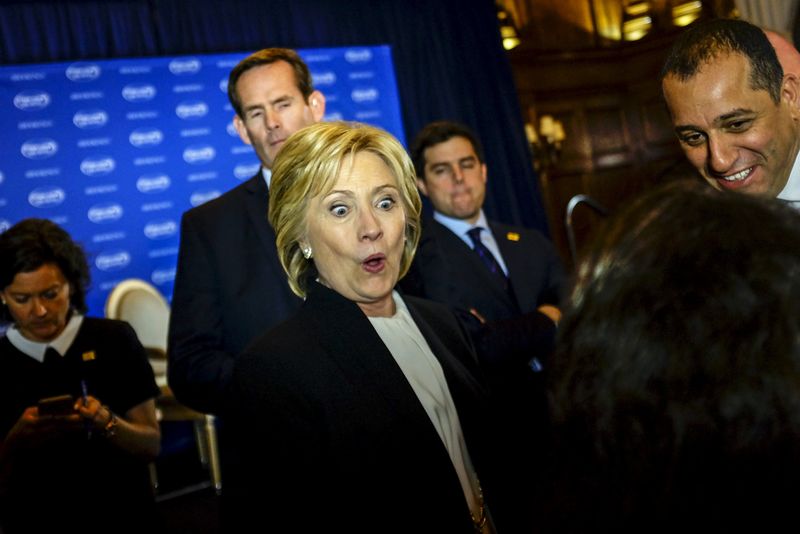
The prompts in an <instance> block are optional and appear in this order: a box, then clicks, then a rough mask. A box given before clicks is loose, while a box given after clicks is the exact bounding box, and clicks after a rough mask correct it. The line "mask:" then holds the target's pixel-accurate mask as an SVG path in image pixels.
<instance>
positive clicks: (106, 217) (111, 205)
mask: <svg viewBox="0 0 800 534" xmlns="http://www.w3.org/2000/svg"><path fill="white" fill-rule="evenodd" d="M124 213H125V210H123V209H122V206H120V205H119V204H117V203H116V202H106V203H103V204H95V205H94V206H92V207H91V208H89V211H87V212H86V217H87V218H88V219H89V220H90V221H92V222H93V223H95V224H101V223H107V222H112V221H118V220H120V219H121V218H122V215H123V214H124Z"/></svg>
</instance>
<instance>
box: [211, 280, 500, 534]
mask: <svg viewBox="0 0 800 534" xmlns="http://www.w3.org/2000/svg"><path fill="white" fill-rule="evenodd" d="M310 286H311V287H310V288H309V294H308V298H307V300H306V302H305V303H304V304H303V306H302V308H301V309H300V311H299V312H298V313H297V314H296V315H295V316H294V317H293V318H292V319H290V320H289V321H287V322H285V323H283V324H281V325H279V326H278V327H276V328H275V329H273V330H271V331H270V332H269V333H267V334H266V335H265V336H263V337H261V338H260V339H258V340H257V341H256V342H255V343H254V344H252V345H251V346H250V347H249V348H247V349H246V350H245V353H243V354H242V356H241V357H240V358H239V359H238V360H237V362H236V368H235V371H234V377H233V382H232V385H231V389H230V394H231V400H232V404H231V408H232V409H231V417H230V418H229V419H228V423H229V428H231V430H232V432H233V436H234V437H235V439H236V444H237V450H238V451H239V456H238V457H237V462H238V465H237V467H236V468H235V469H232V472H231V473H229V476H228V478H227V482H226V493H227V495H228V497H230V500H231V501H232V502H233V503H235V506H236V510H235V511H234V512H233V513H232V514H231V516H230V518H229V519H231V520H234V521H235V522H237V524H235V525H232V526H231V525H228V527H229V528H228V530H230V531H232V532H233V531H237V530H236V528H237V527H238V526H242V527H245V526H248V525H250V526H251V525H264V528H267V529H268V530H270V531H274V532H335V531H336V532H338V531H340V530H341V531H343V532H370V533H372V532H383V533H385V532H409V531H413V532H431V533H433V532H436V533H443V532H447V533H458V532H463V533H465V534H466V533H470V532H474V530H473V526H472V522H471V520H470V515H469V509H468V507H467V504H466V500H465V498H464V493H463V491H462V488H461V486H460V483H459V480H458V477H457V475H456V471H455V469H454V468H453V464H452V462H451V460H450V457H449V455H448V453H447V451H446V449H445V447H444V445H443V443H442V440H441V439H440V437H439V435H438V433H437V432H436V430H435V428H434V426H433V425H432V423H431V421H430V419H429V417H428V415H427V413H426V412H425V409H424V408H423V406H422V404H421V403H420V402H419V400H418V398H417V396H416V394H415V393H414V390H413V389H412V387H411V385H410V384H409V382H408V381H407V379H406V378H405V375H404V374H403V372H402V371H401V370H400V367H399V366H398V365H397V363H396V362H395V360H394V358H393V357H392V355H391V353H390V352H389V350H388V349H387V348H386V346H385V345H384V343H383V341H382V340H381V338H380V337H379V335H378V334H377V332H376V331H375V329H374V328H373V326H372V325H371V323H370V322H369V319H368V318H367V316H366V315H365V314H364V313H363V312H362V311H361V309H360V308H359V307H358V306H357V305H356V304H355V303H354V302H352V301H350V300H348V299H346V298H345V297H343V296H341V295H340V294H339V293H337V292H335V291H333V290H331V289H328V288H326V287H324V286H322V285H320V284H318V283H316V282H312V283H311V284H310ZM404 300H405V302H406V305H407V306H408V308H409V311H410V313H411V316H412V318H413V319H414V322H415V323H416V324H417V326H418V327H419V329H420V331H421V333H422V335H423V336H424V337H425V339H426V340H427V342H428V344H429V346H430V348H431V350H432V352H433V354H434V355H435V356H436V358H437V359H438V360H439V362H440V363H441V366H442V369H443V371H444V375H445V378H446V380H447V384H448V387H449V389H450V392H451V394H452V398H453V402H454V403H455V406H456V409H457V411H458V416H459V420H460V423H461V427H462V429H463V433H464V438H465V441H466V443H467V447H468V449H469V452H470V456H471V458H472V461H473V464H474V466H475V469H476V471H477V473H478V476H479V478H480V480H481V485H482V487H483V490H484V494H485V497H486V501H487V503H488V504H489V507H490V509H491V510H492V513H493V514H494V515H495V520H496V522H497V525H498V528H499V529H501V528H502V520H503V519H504V517H503V512H505V510H504V509H503V508H502V507H501V505H500V504H498V501H497V500H496V499H495V497H496V495H497V494H498V493H501V492H500V491H499V490H496V489H495V488H496V486H497V480H498V479H497V478H496V477H497V473H496V472H495V471H493V470H492V467H491V463H490V462H491V461H492V460H493V458H495V457H496V455H494V454H491V452H490V450H489V448H490V447H491V446H492V445H493V443H492V439H493V438H494V432H493V426H492V425H493V418H492V417H490V416H489V414H488V413H487V411H486V410H487V404H486V397H485V390H484V389H483V387H482V385H481V383H480V381H479V378H477V377H479V376H480V371H479V370H478V368H477V362H476V359H475V354H474V352H473V350H472V347H471V345H470V343H469V341H468V337H467V334H466V332H465V331H464V330H463V327H462V325H461V324H460V323H459V322H458V321H457V320H456V319H455V317H454V316H453V315H452V314H451V313H450V312H449V311H448V310H447V308H445V307H444V306H442V305H440V304H437V303H434V302H431V301H426V300H421V299H416V298H414V297H404ZM493 499H495V500H493ZM238 522H240V523H241V525H239V524H238ZM506 524H508V523H506ZM511 531H513V530H511ZM501 532H502V530H501Z"/></svg>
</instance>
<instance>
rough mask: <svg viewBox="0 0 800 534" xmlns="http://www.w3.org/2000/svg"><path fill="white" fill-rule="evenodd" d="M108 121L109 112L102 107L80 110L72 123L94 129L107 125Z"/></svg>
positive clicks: (79, 126)
mask: <svg viewBox="0 0 800 534" xmlns="http://www.w3.org/2000/svg"><path fill="white" fill-rule="evenodd" d="M107 122H108V113H106V112H105V111H103V110H102V109H90V110H82V111H78V112H77V113H75V115H73V117H72V124H74V125H75V126H77V127H78V128H81V129H85V130H86V129H94V128H100V127H102V126H105V125H106V123H107Z"/></svg>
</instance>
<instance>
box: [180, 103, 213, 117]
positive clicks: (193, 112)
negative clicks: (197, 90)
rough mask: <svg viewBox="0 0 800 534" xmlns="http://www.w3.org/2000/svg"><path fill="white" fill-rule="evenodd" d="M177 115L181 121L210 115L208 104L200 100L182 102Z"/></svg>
mask: <svg viewBox="0 0 800 534" xmlns="http://www.w3.org/2000/svg"><path fill="white" fill-rule="evenodd" d="M175 114H176V115H177V116H178V117H180V118H181V119H199V118H200V117H204V116H206V114H208V104H206V103H205V102H202V101H200V100H193V101H189V102H181V103H180V104H178V106H177V107H176V108H175Z"/></svg>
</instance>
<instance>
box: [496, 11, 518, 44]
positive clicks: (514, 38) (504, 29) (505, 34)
mask: <svg viewBox="0 0 800 534" xmlns="http://www.w3.org/2000/svg"><path fill="white" fill-rule="evenodd" d="M497 22H498V24H499V25H500V37H501V38H502V39H503V48H505V49H506V50H511V49H512V48H514V47H516V46H518V45H519V43H520V41H519V35H518V34H517V28H516V27H515V26H514V21H513V20H512V19H511V16H510V15H509V14H508V11H506V10H505V9H503V8H502V7H500V6H499V5H498V6H497Z"/></svg>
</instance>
